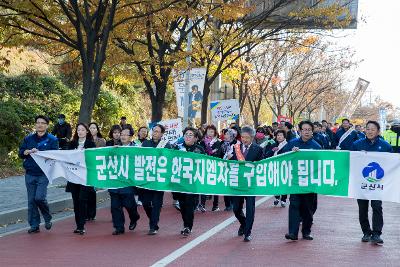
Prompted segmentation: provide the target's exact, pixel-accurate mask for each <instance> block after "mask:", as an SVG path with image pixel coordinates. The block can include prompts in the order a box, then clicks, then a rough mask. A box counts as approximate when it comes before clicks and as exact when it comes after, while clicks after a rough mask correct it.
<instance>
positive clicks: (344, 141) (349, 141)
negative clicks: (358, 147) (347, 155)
mask: <svg viewBox="0 0 400 267" xmlns="http://www.w3.org/2000/svg"><path fill="white" fill-rule="evenodd" d="M357 140H358V136H357V132H356V131H355V129H354V127H351V125H350V121H349V120H348V119H343V120H342V126H341V127H340V128H339V129H338V130H337V132H336V134H335V143H336V149H338V150H350V149H351V146H352V145H353V143H354V142H355V141H357Z"/></svg>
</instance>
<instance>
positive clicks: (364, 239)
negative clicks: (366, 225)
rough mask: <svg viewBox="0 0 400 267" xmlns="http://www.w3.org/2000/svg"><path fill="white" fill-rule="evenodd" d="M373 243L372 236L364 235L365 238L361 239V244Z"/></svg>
mask: <svg viewBox="0 0 400 267" xmlns="http://www.w3.org/2000/svg"><path fill="white" fill-rule="evenodd" d="M369 241H371V234H364V236H363V237H362V238H361V242H369Z"/></svg>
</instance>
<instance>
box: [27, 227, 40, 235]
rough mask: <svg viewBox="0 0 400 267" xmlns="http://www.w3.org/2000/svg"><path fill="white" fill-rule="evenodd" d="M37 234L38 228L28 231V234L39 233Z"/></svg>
mask: <svg viewBox="0 0 400 267" xmlns="http://www.w3.org/2000/svg"><path fill="white" fill-rule="evenodd" d="M39 232H40V229H39V227H31V228H30V229H29V230H28V234H36V233H39Z"/></svg>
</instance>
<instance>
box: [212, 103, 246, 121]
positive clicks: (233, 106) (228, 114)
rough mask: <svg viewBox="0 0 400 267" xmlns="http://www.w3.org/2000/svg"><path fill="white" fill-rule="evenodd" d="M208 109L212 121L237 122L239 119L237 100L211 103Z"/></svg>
mask: <svg viewBox="0 0 400 267" xmlns="http://www.w3.org/2000/svg"><path fill="white" fill-rule="evenodd" d="M210 108H211V120H212V121H227V120H237V119H238V118H239V114H240V109H239V100H237V99H228V100H219V101H212V102H211V103H210Z"/></svg>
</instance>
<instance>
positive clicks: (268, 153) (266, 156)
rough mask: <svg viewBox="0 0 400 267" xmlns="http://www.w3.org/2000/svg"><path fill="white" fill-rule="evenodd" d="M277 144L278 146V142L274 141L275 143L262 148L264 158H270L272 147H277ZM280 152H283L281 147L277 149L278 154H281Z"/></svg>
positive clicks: (273, 152) (272, 153)
mask: <svg viewBox="0 0 400 267" xmlns="http://www.w3.org/2000/svg"><path fill="white" fill-rule="evenodd" d="M278 146H279V143H278V142H275V144H272V145H271V146H267V147H265V150H264V158H265V159H266V158H270V157H272V156H274V154H275V151H273V149H274V148H275V147H278ZM282 153H283V148H282V149H281V150H279V152H278V155H280V154H282Z"/></svg>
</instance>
